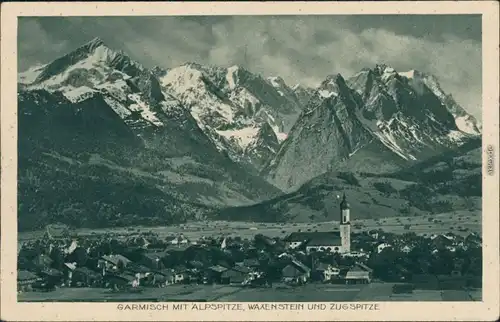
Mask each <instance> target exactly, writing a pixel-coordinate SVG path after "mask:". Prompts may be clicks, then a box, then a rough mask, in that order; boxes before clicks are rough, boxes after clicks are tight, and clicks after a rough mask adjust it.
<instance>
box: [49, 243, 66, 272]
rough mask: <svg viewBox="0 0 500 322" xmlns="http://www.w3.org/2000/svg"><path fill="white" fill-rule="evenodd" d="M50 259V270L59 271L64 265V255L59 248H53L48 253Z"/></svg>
mask: <svg viewBox="0 0 500 322" xmlns="http://www.w3.org/2000/svg"><path fill="white" fill-rule="evenodd" d="M49 256H50V259H52V268H55V269H58V270H61V269H62V268H63V265H64V254H63V253H62V251H61V249H60V248H59V247H54V248H53V249H52V252H51V253H50V255H49Z"/></svg>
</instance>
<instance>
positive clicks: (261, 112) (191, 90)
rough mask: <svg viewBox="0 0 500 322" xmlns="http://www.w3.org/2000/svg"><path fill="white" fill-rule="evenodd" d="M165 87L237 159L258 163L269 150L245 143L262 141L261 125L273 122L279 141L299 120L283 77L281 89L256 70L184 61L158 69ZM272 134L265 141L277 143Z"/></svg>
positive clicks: (248, 162)
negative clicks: (251, 147)
mask: <svg viewBox="0 0 500 322" xmlns="http://www.w3.org/2000/svg"><path fill="white" fill-rule="evenodd" d="M159 80H160V83H161V85H162V88H163V89H164V91H165V92H167V93H171V94H172V95H174V96H176V97H178V98H179V100H180V101H181V102H182V104H184V105H185V106H186V107H187V108H188V109H189V110H190V112H191V114H192V115H193V117H194V118H195V119H196V121H197V123H198V125H199V127H200V128H201V129H202V130H203V131H204V132H205V133H206V134H207V136H208V137H210V139H211V140H212V141H213V143H214V144H215V145H216V146H217V148H218V149H219V150H220V151H225V152H227V153H228V155H229V156H230V157H231V158H232V159H233V160H235V161H237V162H242V163H243V164H250V165H252V166H253V167H256V168H259V167H260V165H261V164H262V163H263V162H264V161H265V160H266V159H265V158H266V157H267V155H262V157H259V156H258V155H259V154H256V153H253V152H251V153H250V154H253V156H252V157H251V158H248V157H246V155H247V154H248V149H247V146H249V145H254V141H256V140H261V141H262V137H260V138H258V137H257V134H258V132H259V129H261V128H262V127H266V128H267V127H269V126H270V127H271V128H272V129H273V131H274V132H275V133H274V134H275V136H276V138H277V139H278V140H279V141H281V140H282V139H283V138H284V137H286V133H287V132H288V131H289V129H290V128H291V126H292V125H293V124H294V122H295V120H296V119H297V117H298V115H299V113H300V111H301V106H300V103H299V102H298V99H297V97H296V96H295V94H294V93H293V91H292V90H290V89H289V88H288V87H287V86H286V84H284V82H282V83H280V86H282V87H279V88H276V87H274V86H273V85H272V83H271V82H270V81H269V80H266V79H264V78H262V77H260V76H258V75H255V74H252V73H250V72H249V71H247V70H245V69H243V68H241V67H238V66H232V67H229V68H222V67H216V66H202V65H199V64H195V63H188V64H185V65H183V66H180V67H176V68H172V69H170V70H168V71H165V72H163V73H161V76H160V78H159ZM273 141H274V138H271V141H270V142H267V143H263V144H264V145H267V146H272V145H274V144H275V142H273Z"/></svg>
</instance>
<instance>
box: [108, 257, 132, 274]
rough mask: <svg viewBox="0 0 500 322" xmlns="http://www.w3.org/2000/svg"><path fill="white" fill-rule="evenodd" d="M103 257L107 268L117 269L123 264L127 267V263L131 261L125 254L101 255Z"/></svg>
mask: <svg viewBox="0 0 500 322" xmlns="http://www.w3.org/2000/svg"><path fill="white" fill-rule="evenodd" d="M101 259H102V260H103V261H104V265H105V268H106V270H117V269H119V268H120V267H119V266H121V265H122V266H123V268H126V267H127V265H128V264H130V262H131V260H130V259H128V258H126V257H125V256H123V255H104V256H102V257H101ZM120 263H121V264H120Z"/></svg>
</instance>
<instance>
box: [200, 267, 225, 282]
mask: <svg viewBox="0 0 500 322" xmlns="http://www.w3.org/2000/svg"><path fill="white" fill-rule="evenodd" d="M225 271H227V268H226V267H224V266H221V265H214V266H210V267H209V268H208V269H207V271H206V272H205V278H204V281H205V283H222V273H224V272H225Z"/></svg>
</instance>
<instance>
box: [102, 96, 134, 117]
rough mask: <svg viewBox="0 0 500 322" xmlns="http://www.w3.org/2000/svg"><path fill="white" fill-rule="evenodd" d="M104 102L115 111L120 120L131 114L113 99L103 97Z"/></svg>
mask: <svg viewBox="0 0 500 322" xmlns="http://www.w3.org/2000/svg"><path fill="white" fill-rule="evenodd" d="M104 101H105V102H106V103H107V104H108V105H109V106H110V107H111V108H112V109H113V111H115V113H116V114H118V115H119V116H120V117H121V118H122V119H124V118H126V117H127V116H129V115H130V114H132V112H131V111H130V110H129V109H128V108H126V107H125V106H124V105H123V104H122V103H120V102H119V101H117V100H116V99H114V98H113V97H110V96H108V95H106V96H104Z"/></svg>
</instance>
